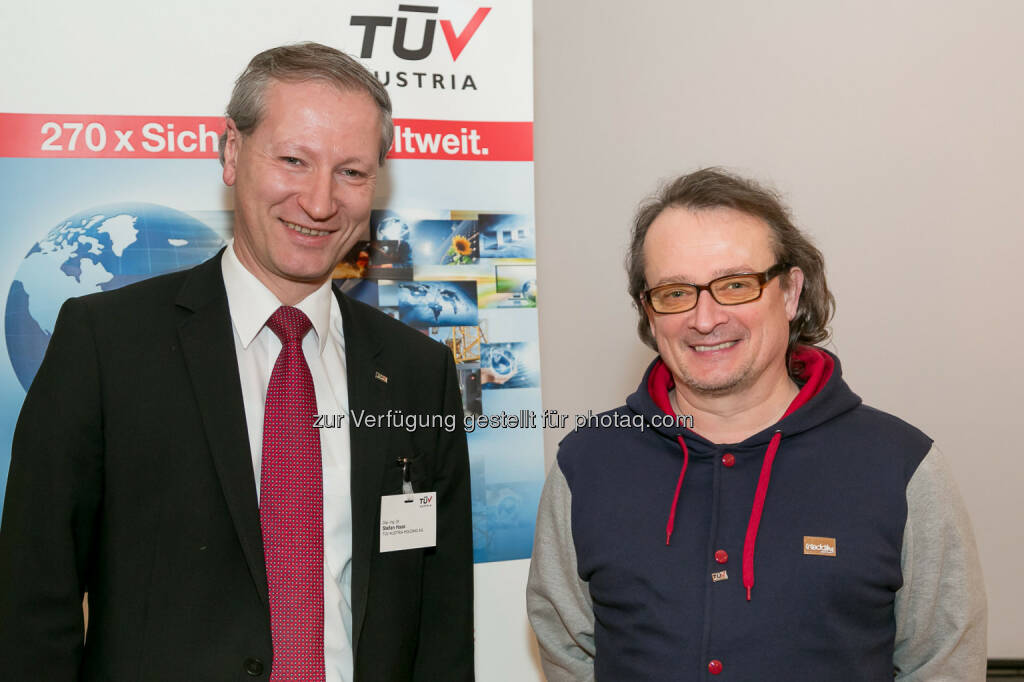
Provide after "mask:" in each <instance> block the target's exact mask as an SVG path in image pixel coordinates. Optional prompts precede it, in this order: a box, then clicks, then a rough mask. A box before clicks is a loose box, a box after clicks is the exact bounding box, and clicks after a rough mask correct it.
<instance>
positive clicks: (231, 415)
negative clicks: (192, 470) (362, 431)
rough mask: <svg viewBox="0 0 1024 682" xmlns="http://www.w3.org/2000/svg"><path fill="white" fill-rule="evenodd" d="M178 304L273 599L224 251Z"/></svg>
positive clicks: (215, 442) (233, 502)
mask: <svg viewBox="0 0 1024 682" xmlns="http://www.w3.org/2000/svg"><path fill="white" fill-rule="evenodd" d="M221 253H223V251H221ZM176 304H177V305H178V306H179V307H181V308H184V309H186V310H189V311H191V312H192V314H191V315H188V316H187V317H186V318H185V319H184V321H183V322H182V323H181V325H180V326H179V328H178V335H179V338H180V340H181V349H182V353H183V354H184V356H185V363H186V365H187V366H188V371H189V375H190V377H191V379H192V385H193V387H194V389H195V397H196V402H197V403H198V404H199V411H200V413H201V414H202V416H203V428H204V430H205V432H206V440H207V442H208V443H209V445H210V453H211V455H212V456H213V462H214V466H215V467H216V469H217V475H218V476H219V478H220V484H221V488H222V490H223V491H224V497H225V499H226V500H227V505H228V509H229V510H230V513H231V517H232V520H233V521H234V525H235V531H236V532H237V533H238V538H239V540H240V541H241V545H242V551H243V552H244V554H245V559H246V562H247V563H248V565H249V571H250V573H251V574H252V579H253V582H255V583H256V588H257V590H258V592H259V594H260V597H261V598H262V599H263V601H264V603H267V602H268V596H267V571H266V568H265V565H264V562H263V539H262V533H261V531H260V518H259V506H258V504H257V497H256V481H255V478H254V476H253V471H252V455H251V453H250V448H249V434H248V432H247V430H246V425H245V406H244V404H243V403H242V386H241V382H240V380H239V378H238V359H237V357H236V356H235V344H234V335H233V333H232V329H231V314H230V311H229V309H228V299H227V294H226V293H225V291H224V279H223V276H222V274H221V266H220V255H218V256H217V257H216V258H212V259H211V260H209V261H207V262H206V263H204V264H203V265H201V266H199V267H198V268H196V269H195V270H194V271H193V272H192V275H191V276H190V277H189V278H188V279H187V280H186V281H185V284H184V286H182V288H181V291H180V292H179V293H178V299H177V300H176Z"/></svg>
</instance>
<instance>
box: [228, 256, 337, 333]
mask: <svg viewBox="0 0 1024 682" xmlns="http://www.w3.org/2000/svg"><path fill="white" fill-rule="evenodd" d="M220 267H221V273H222V274H223V276H224V289H225V290H226V291H227V295H228V309H229V310H230V311H231V323H232V324H233V325H234V327H235V331H236V332H237V333H238V338H239V339H240V340H241V342H242V347H243V348H248V347H249V344H250V343H252V342H253V339H255V338H256V336H257V335H258V334H259V333H260V331H261V330H262V329H263V327H264V325H265V324H266V323H267V320H268V319H269V318H270V316H271V315H273V314H274V311H275V310H277V309H278V308H279V307H281V306H282V305H283V304H282V303H281V301H279V300H278V298H277V296H275V295H274V294H273V293H271V291H270V289H268V288H267V287H266V286H265V285H264V284H263V282H261V281H260V280H259V279H258V278H257V277H256V275H254V274H252V273H251V272H249V271H248V270H247V269H246V268H245V266H244V265H242V263H241V261H239V260H238V256H237V255H235V242H234V240H233V239H232V240H231V242H230V243H229V244H228V246H227V248H226V249H225V250H224V255H223V256H222V257H221V259H220ZM332 305H335V301H334V295H333V292H332V291H331V280H330V278H328V279H327V281H326V282H324V283H323V285H322V286H321V287H320V288H319V289H317V290H316V291H314V292H313V293H311V294H310V295H309V296H307V297H306V298H304V299H302V300H301V301H300V302H299V303H297V304H295V306H294V307H296V308H298V309H299V310H301V311H302V312H303V313H305V314H306V317H308V318H309V321H310V322H312V323H313V331H314V332H316V338H317V344H318V346H319V350H320V353H323V352H324V347H325V346H326V345H327V336H328V334H329V329H330V323H331V306H332Z"/></svg>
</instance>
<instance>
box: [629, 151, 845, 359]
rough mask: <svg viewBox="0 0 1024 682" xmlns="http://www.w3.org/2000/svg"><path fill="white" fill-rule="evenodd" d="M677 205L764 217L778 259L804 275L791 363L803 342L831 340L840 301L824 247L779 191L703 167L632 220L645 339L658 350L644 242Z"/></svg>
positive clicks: (633, 265)
mask: <svg viewBox="0 0 1024 682" xmlns="http://www.w3.org/2000/svg"><path fill="white" fill-rule="evenodd" d="M673 207H675V208H686V209H690V210H694V211H699V210H702V209H713V208H731V209H733V210H736V211H740V212H741V213H746V214H747V215H750V216H753V217H755V218H760V219H761V220H763V221H764V222H765V223H766V224H767V225H768V227H769V228H770V230H771V236H772V246H773V249H774V251H775V262H776V263H787V264H789V265H790V266H795V267H798V268H800V269H801V270H802V271H803V273H804V287H803V291H802V292H801V294H800V302H799V304H798V306H797V312H796V316H795V317H794V318H793V319H792V320H791V321H790V323H789V345H788V347H787V349H786V360H787V364H788V361H789V359H790V356H791V354H792V352H793V349H794V348H795V347H796V346H797V345H798V344H807V345H814V344H818V343H822V342H824V341H825V340H827V339H828V338H829V336H830V330H829V328H828V324H829V322H830V321H831V319H832V315H833V314H834V313H835V305H836V302H835V298H834V297H833V296H832V292H830V291H829V289H828V282H826V280H825V259H824V257H823V256H822V255H821V251H819V250H818V249H817V247H815V246H814V244H812V243H811V240H810V239H809V238H808V237H807V236H806V235H804V234H803V233H802V232H800V230H799V229H798V228H797V227H796V225H794V224H793V220H792V217H791V216H790V213H789V209H787V208H786V206H785V205H784V204H783V203H782V200H781V198H780V197H779V195H778V194H777V193H776V192H775V191H773V190H771V189H768V188H766V187H763V186H761V185H759V184H758V183H756V182H754V181H753V180H749V179H747V178H742V177H740V176H738V175H735V174H733V173H730V172H728V171H725V170H723V169H721V168H702V169H700V170H698V171H695V172H693V173H690V174H688V175H683V176H680V177H678V178H676V179H675V180H673V181H671V182H669V183H667V184H666V185H664V186H663V187H662V188H661V189H660V190H659V191H658V192H657V193H656V194H655V195H654V196H652V197H650V198H649V199H647V200H646V201H645V202H644V203H642V204H641V205H640V208H639V210H638V211H637V214H636V218H635V219H634V220H633V230H632V233H631V235H630V244H629V252H628V253H627V254H626V273H627V276H628V278H629V296H630V298H631V299H633V305H635V306H636V309H637V313H638V314H639V320H638V322H637V332H638V333H639V335H640V339H641V340H642V341H643V342H644V343H646V344H647V345H648V346H650V347H651V348H653V349H654V350H657V349H658V346H657V344H656V343H655V340H654V335H653V334H652V333H651V328H650V324H649V323H648V320H647V312H646V310H645V308H644V304H643V298H642V297H643V292H644V291H645V290H646V289H647V277H646V276H645V274H644V270H645V267H646V264H645V263H644V240H645V239H646V238H647V231H648V230H649V229H650V227H651V223H653V222H654V220H655V218H657V217H658V216H659V215H661V213H662V211H664V210H665V209H667V208H673ZM782 281H783V284H785V283H786V281H787V275H785V274H784V275H782ZM793 370H797V371H798V370H799V368H793V367H791V371H793Z"/></svg>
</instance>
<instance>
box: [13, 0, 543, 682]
mask: <svg viewBox="0 0 1024 682" xmlns="http://www.w3.org/2000/svg"><path fill="white" fill-rule="evenodd" d="M124 7H125V8H127V7H136V8H138V6H136V5H129V4H124ZM197 7H198V5H197ZM325 7H327V9H325ZM136 11H138V10H137V9H136ZM257 11H258V8H257ZM316 11H317V17H318V18H317V21H316V24H317V30H316V32H315V34H314V35H293V34H294V33H295V31H294V30H291V31H289V32H287V35H283V36H281V37H280V38H279V39H276V40H274V39H273V38H268V40H267V41H266V42H265V43H263V44H259V45H253V44H252V41H251V40H250V39H248V38H246V37H242V36H237V37H234V38H233V37H232V35H228V36H227V37H226V38H224V40H225V41H226V45H225V46H222V47H223V49H221V50H220V51H219V52H218V54H221V55H222V57H220V59H227V58H228V56H229V57H230V58H231V59H232V60H234V61H233V62H232V63H230V64H221V65H219V66H218V70H217V71H216V74H217V75H216V77H214V76H213V74H210V76H209V79H210V81H211V82H212V81H214V80H216V82H217V84H218V85H219V84H220V83H223V101H222V102H220V103H218V104H216V105H215V106H211V105H210V99H211V98H210V97H209V96H204V97H203V98H202V102H201V103H197V104H196V105H193V106H189V105H188V103H187V102H188V98H189V97H190V92H189V91H187V90H186V91H182V92H180V93H175V96H176V97H178V98H180V99H181V100H182V101H183V102H182V104H180V105H179V106H175V107H173V109H171V110H168V111H165V112H163V113H162V112H161V111H159V110H154V109H153V105H152V101H154V100H155V101H166V100H167V97H166V93H163V96H160V97H156V96H151V94H153V93H155V92H156V91H157V90H158V89H161V90H162V89H164V88H165V87H166V86H165V85H162V84H160V83H156V82H152V81H148V80H146V79H144V78H128V79H126V80H125V81H117V82H104V83H94V84H91V85H90V87H89V88H83V89H82V90H83V91H86V90H88V92H89V93H90V94H89V95H88V96H75V95H74V94H71V95H66V94H65V93H66V92H67V91H65V90H64V89H62V88H53V89H49V88H47V87H46V83H41V82H32V83H30V82H28V79H27V78H24V77H23V78H20V80H19V79H18V78H17V77H15V82H14V83H13V87H12V88H11V89H10V90H8V94H7V95H4V96H3V97H2V98H0V206H2V207H3V213H4V221H3V223H4V226H3V228H2V229H0V289H2V291H3V292H4V298H3V300H4V304H5V313H4V318H3V323H4V324H3V334H2V335H0V345H2V350H0V502H2V494H3V493H2V491H3V489H4V488H6V482H7V472H8V464H9V454H10V444H11V439H12V436H13V432H14V426H15V422H16V419H17V416H18V412H19V409H20V406H21V403H22V401H23V399H24V397H25V392H26V390H27V389H28V387H29V385H30V384H31V382H32V379H33V377H34V376H35V373H36V371H37V369H38V368H39V365H40V362H41V361H42V358H43V354H44V352H45V350H46V347H47V344H48V342H49V339H50V334H51V333H52V331H53V327H54V322H55V320H56V317H57V313H58V310H59V309H60V306H61V304H62V303H63V302H64V301H65V300H66V299H67V298H69V297H73V296H83V295H87V294H91V293H95V292H101V291H109V290H111V289H116V288H118V287H122V286H125V285H128V284H131V283H133V282H137V281H140V280H142V279H146V278H148V277H152V276H156V275H160V274H164V273H168V272H173V271H176V270H181V269H185V268H189V267H192V266H194V265H197V264H199V263H201V262H203V261H204V260H206V259H208V258H210V257H211V256H213V255H214V254H216V253H217V251H218V250H219V249H220V248H222V246H223V245H224V244H225V243H226V241H227V240H228V239H230V237H231V226H232V210H231V193H230V192H229V191H227V190H226V189H225V188H224V185H223V183H222V181H221V177H220V176H221V168H220V164H219V162H218V160H217V159H218V141H219V136H220V134H221V132H222V131H223V129H224V119H223V115H222V111H223V109H222V107H223V106H224V105H225V104H226V103H227V99H228V96H229V94H230V93H229V89H230V85H231V83H230V80H228V81H225V80H224V77H223V74H225V73H230V74H231V77H232V78H233V77H234V76H235V75H237V74H238V73H240V72H241V70H242V68H243V67H244V66H245V62H246V61H247V60H248V59H249V58H250V57H251V56H252V55H253V54H255V53H256V52H258V51H259V50H261V49H264V48H266V47H271V46H273V45H275V44H282V43H287V42H295V41H297V40H301V39H306V38H311V39H315V40H318V41H319V42H324V43H328V44H330V45H332V46H334V47H337V48H339V49H341V50H344V51H345V52H347V53H349V54H351V55H353V56H354V57H357V58H358V59H359V60H360V61H361V62H362V63H363V64H364V65H365V66H366V67H367V68H368V69H370V70H371V71H372V72H374V73H375V75H376V76H377V78H378V79H379V80H380V82H381V83H383V84H384V85H385V86H386V88H387V90H388V92H389V93H390V95H391V97H392V100H393V105H394V128H395V138H394V144H393V146H392V148H391V150H390V153H389V155H388V161H387V164H386V167H385V169H384V172H383V174H382V176H381V178H380V181H379V186H378V189H377V195H376V199H375V203H374V207H375V210H374V211H373V213H372V215H371V220H370V224H369V226H368V232H367V234H366V235H365V240H364V241H361V242H359V243H358V244H357V245H356V247H355V248H354V249H353V250H352V252H351V253H350V254H348V256H347V257H346V258H345V259H344V261H343V262H341V263H339V264H338V265H337V267H336V269H335V272H334V278H335V282H336V285H337V286H338V287H340V288H341V289H342V290H343V291H344V292H346V293H347V294H348V295H350V296H352V297H354V298H357V299H359V300H361V301H364V302H367V303H369V304H371V305H374V306H377V307H378V308H380V309H381V310H383V311H384V312H386V313H387V314H389V315H391V316H393V317H395V318H397V319H398V320H401V321H402V322H404V323H406V324H408V325H410V326H411V327H414V328H415V329H417V330H419V331H420V332H422V333H423V334H425V335H427V336H429V337H431V338H432V339H435V340H437V341H438V342H440V343H443V344H445V345H446V346H447V347H448V348H449V349H450V350H451V352H452V354H453V356H454V357H455V361H456V364H457V368H458V375H459V383H460V388H461V389H462V399H463V408H464V417H465V418H464V426H465V427H466V430H467V432H468V440H469V452H470V464H471V471H472V501H473V550H474V559H475V561H476V562H477V563H478V564H482V563H486V562H503V561H508V560H514V559H524V558H528V557H529V555H530V550H531V545H532V538H533V525H534V517H535V514H536V508H537V501H538V499H539V496H540V489H541V486H542V483H543V477H544V456H543V446H542V434H541V429H542V427H543V413H542V408H541V394H540V363H539V357H538V343H537V341H538V338H537V305H538V299H539V291H538V287H537V278H536V265H535V263H536V261H535V259H536V256H537V254H536V248H535V224H534V204H533V83H532V74H533V61H532V10H531V4H530V2H529V0H500V1H499V2H487V3H484V4H479V3H478V2H476V1H475V0H444V1H443V2H438V3H437V4H429V5H409V4H399V3H394V2H370V1H363V2H348V3H338V4H336V5H334V6H333V8H332V7H331V6H321V5H317V8H316ZM110 12H112V13H114V12H115V10H114V9H111V10H110ZM101 14H102V12H101ZM94 20H95V22H96V26H95V27H90V26H89V25H82V26H80V27H79V28H80V31H81V33H82V34H83V35H87V34H89V33H90V30H91V29H92V28H95V29H96V31H97V32H100V33H102V31H105V30H106V31H109V30H110V29H109V26H108V25H107V24H106V22H105V20H104V18H103V17H102V16H99V15H97V16H96V17H95V19H94ZM122 20H124V21H130V19H123V17H122ZM248 20H249V21H250V22H252V21H253V18H252V17H249V18H248ZM328 26H330V27H331V28H330V29H329V30H328V29H325V27H328ZM121 28H131V27H130V26H121ZM168 30H171V29H170V28H168ZM228 33H230V31H228ZM266 33H267V35H268V36H272V35H274V33H273V32H272V31H267V32H266ZM325 33H326V35H325ZM232 40H234V41H235V42H234V44H232ZM48 44H49V45H50V46H51V47H50V48H48V49H53V50H56V51H57V52H58V53H61V52H63V56H64V58H66V59H69V60H88V59H89V51H88V50H82V49H81V48H82V46H83V43H80V44H78V45H72V44H62V43H60V42H49V43H48ZM84 44H88V43H84ZM8 54H10V53H8ZM223 55H227V56H223ZM165 57H166V55H165ZM125 58H126V59H132V60H145V59H146V58H147V57H146V56H145V55H138V56H127V55H126V57H125ZM154 58H155V55H154ZM193 61H194V60H193ZM203 78H204V74H203V73H197V74H196V79H197V82H201V81H202V79H203ZM5 87H6V86H5ZM212 87H213V85H209V86H208V87H200V88H198V90H199V91H202V92H204V93H205V92H207V91H209V90H210V89H211V88H212ZM41 89H42V90H44V91H45V94H40V90H41ZM96 89H99V90H102V91H103V92H104V93H105V94H104V95H103V97H102V99H100V98H99V97H98V96H97V95H96V93H95V92H94V90H96ZM83 103H84V104H85V105H86V106H88V108H85V107H84V106H83ZM183 112H191V113H190V114H188V115H182V114H183ZM83 399H86V397H84V396H83ZM89 399H91V397H90V398H89ZM414 417H415V416H414V415H402V414H398V413H395V414H392V415H391V416H390V419H392V420H393V422H394V423H393V425H395V426H400V427H402V426H408V428H415V427H416V426H415V423H414ZM168 418H173V415H169V416H168ZM54 420H55V423H54V427H55V428H59V420H60V415H54ZM478 579H479V575H478ZM521 580H522V570H520V569H517V570H516V573H515V577H514V579H513V582H514V583H519V582H521ZM517 589H518V588H517ZM480 591H481V590H480V589H479V584H478V601H479V600H480V599H481V598H483V599H485V600H486V599H487V598H488V597H487V596H486V595H483V594H479V593H480ZM508 598H509V601H508V602H507V604H513V603H514V605H515V609H516V610H518V611H519V613H517V614H516V618H515V623H514V626H513V627H511V628H510V631H514V635H515V636H516V638H517V639H519V640H525V619H524V618H523V617H522V614H521V610H522V607H521V604H522V597H521V594H519V593H517V594H515V595H514V596H513V595H509V597H508ZM479 613H480V611H479V610H478V614H479ZM480 630H481V625H480V624H479V623H478V633H479V631H480ZM483 630H487V626H484V627H483ZM520 646H522V644H521V643H520ZM483 677H484V678H486V679H497V678H494V677H492V676H487V675H484V676H483Z"/></svg>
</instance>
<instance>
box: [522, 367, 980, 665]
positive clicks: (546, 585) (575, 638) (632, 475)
mask: <svg viewBox="0 0 1024 682" xmlns="http://www.w3.org/2000/svg"><path fill="white" fill-rule="evenodd" d="M797 352H798V355H797V356H796V357H795V359H796V360H798V361H799V362H801V364H802V365H803V367H804V369H803V373H802V375H801V377H800V382H801V384H802V388H801V391H800V393H799V395H798V396H797V398H796V399H795V400H794V402H793V404H792V405H791V406H790V408H789V410H788V411H787V413H786V415H785V416H784V417H783V418H782V419H781V420H779V422H777V423H776V424H775V425H773V426H772V427H770V428H768V429H765V430H764V431H761V432H760V433H757V434H754V435H753V436H750V437H749V438H747V439H746V440H744V441H743V442H741V443H735V444H728V445H722V444H716V443H711V442H709V441H708V440H706V439H704V438H702V437H701V436H700V435H699V430H700V424H695V425H694V428H695V429H696V430H691V429H688V428H684V427H683V426H680V425H677V424H676V423H675V422H676V420H674V419H671V418H669V419H665V416H667V415H671V414H672V412H671V407H670V404H669V400H668V393H669V391H670V390H671V388H672V379H671V375H670V374H669V372H668V369H667V368H666V366H665V365H664V363H662V362H661V360H660V359H658V360H655V361H654V362H653V363H652V364H651V366H650V368H649V369H648V371H647V373H646V374H645V376H644V379H643V381H642V382H641V383H640V386H639V388H638V389H637V391H636V393H634V394H633V395H631V396H629V398H628V399H627V401H626V405H625V406H623V407H620V408H617V409H615V410H612V411H611V412H607V413H604V415H601V417H600V420H599V421H603V422H604V423H610V424H612V425H610V426H606V427H601V426H595V427H591V428H585V429H581V430H577V431H576V432H574V433H572V434H571V435H569V436H568V437H566V438H565V439H564V440H563V441H562V443H561V445H560V449H559V452H558V457H557V462H556V464H555V466H553V467H552V468H551V471H550V473H549V476H548V480H547V483H546V484H545V486H544V492H543V495H542V498H541V503H540V510H539V513H538V518H537V526H536V537H535V541H534V553H533V561H532V564H531V567H530V579H529V586H528V589H527V606H528V610H529V615H530V621H531V623H532V625H533V628H534V631H535V632H536V634H537V639H538V642H539V644H540V649H541V654H542V658H543V665H544V671H545V674H546V675H547V679H548V680H549V682H561V681H563V680H566V681H567V680H590V679H595V678H596V679H597V680H600V681H601V682H610V681H619V680H622V681H628V682H633V681H641V680H652V681H653V680H656V681H658V682H667V681H669V680H685V681H689V680H715V681H717V680H742V681H744V682H750V681H761V680H785V681H787V682H789V681H796V680H808V681H812V680H813V681H814V682H842V681H846V680H850V681H851V682H852V681H854V680H857V681H860V680H865V681H867V680H870V681H873V682H881V681H883V680H892V679H893V675H894V673H895V676H896V679H897V680H906V681H911V680H913V681H915V682H916V681H924V680H928V681H929V682H934V681H937V680H950V681H954V680H955V681H956V682H971V681H973V680H978V681H979V682H980V681H982V680H984V679H985V645H986V634H985V626H986V620H985V611H986V607H985V594H984V588H983V585H982V577H981V569H980V566H979V563H978V558H977V551H976V549H975V545H974V540H973V537H972V533H971V528H970V523H969V521H968V519H967V515H966V511H965V509H964V506H963V503H962V501H961V499H960V496H959V494H958V493H957V491H956V488H955V485H954V483H953V480H952V477H951V474H950V471H949V469H948V467H947V465H946V463H945V461H944V460H943V457H942V455H941V453H940V452H939V451H938V450H937V449H936V448H935V447H934V446H933V444H932V442H931V439H929V438H928V437H927V436H925V435H924V434H923V433H921V432H920V431H918V430H917V429H915V428H914V427H912V426H910V425H909V424H907V423H905V422H903V421H901V420H899V419H897V418H895V417H893V416H891V415H888V414H885V413H884V412H880V411H878V410H876V409H873V408H871V407H867V406H865V405H864V404H863V403H862V402H861V399H860V398H859V397H858V396H857V395H856V394H855V393H853V391H851V390H850V388H849V387H848V386H847V385H846V382H844V381H843V379H842V376H841V371H840V366H839V361H838V359H837V358H835V356H833V355H831V354H829V353H827V352H825V351H823V350H820V349H816V348H814V349H812V348H802V349H798V351H797ZM666 423H667V424H668V425H667V426H666V425H665V424H666ZM616 424H617V425H616Z"/></svg>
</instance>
